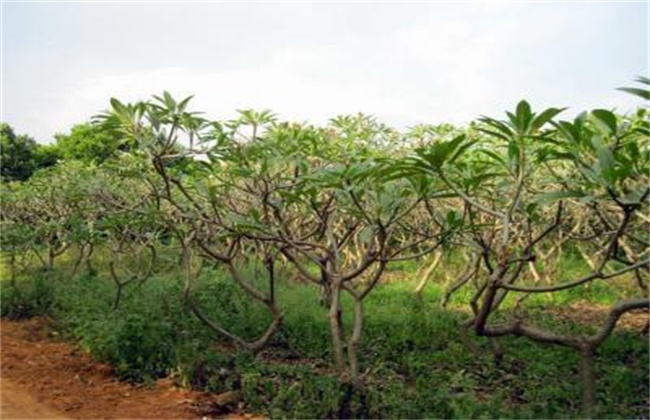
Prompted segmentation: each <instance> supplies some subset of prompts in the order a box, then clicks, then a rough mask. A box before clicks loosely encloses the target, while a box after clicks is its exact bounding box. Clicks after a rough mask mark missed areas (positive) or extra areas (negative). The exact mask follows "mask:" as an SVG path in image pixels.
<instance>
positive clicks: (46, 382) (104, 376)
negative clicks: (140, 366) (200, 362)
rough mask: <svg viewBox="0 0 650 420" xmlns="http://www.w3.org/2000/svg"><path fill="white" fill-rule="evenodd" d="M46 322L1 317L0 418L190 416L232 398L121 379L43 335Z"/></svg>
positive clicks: (199, 415)
mask: <svg viewBox="0 0 650 420" xmlns="http://www.w3.org/2000/svg"><path fill="white" fill-rule="evenodd" d="M46 325H47V321H46V320H45V319H32V320H28V321H21V322H14V321H8V320H4V319H3V320H1V321H0V335H1V338H2V342H1V346H0V349H1V352H0V354H1V358H0V361H1V365H0V378H1V381H0V387H1V388H0V390H1V404H0V407H1V410H0V418H2V419H19V418H23V419H24V418H29V419H43V418H58V419H64V418H68V419H90V418H92V419H100V418H101V419H114V418H120V419H125V418H129V419H132V418H139V419H144V418H156V419H172V418H173V419H177V418H178V419H180V418H183V419H192V418H205V416H209V415H210V413H215V412H224V411H226V412H228V410H227V408H225V407H223V406H220V403H222V402H223V401H224V400H225V399H228V400H230V401H229V403H232V393H231V394H230V395H223V394H222V395H213V394H207V393H200V392H194V391H187V390H182V389H179V388H177V387H175V386H174V385H173V383H172V381H171V380H161V381H158V383H157V384H156V386H155V387H153V388H145V387H137V386H133V385H130V384H128V383H124V382H120V381H118V380H117V379H116V378H115V377H114V376H113V375H112V373H111V369H110V368H109V367H108V366H106V365H102V364H100V363H97V362H94V361H93V360H92V359H91V358H90V356H89V355H87V354H85V353H84V352H82V351H81V350H79V348H78V347H76V346H75V345H73V344H70V343H66V342H61V341H56V340H54V339H53V338H51V337H50V336H48V334H47V332H46V331H47V329H46ZM227 417H228V418H230V419H243V418H249V417H250V416H247V415H244V416H242V415H237V414H228V415H227Z"/></svg>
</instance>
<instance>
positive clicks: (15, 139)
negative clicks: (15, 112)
mask: <svg viewBox="0 0 650 420" xmlns="http://www.w3.org/2000/svg"><path fill="white" fill-rule="evenodd" d="M0 151H1V157H0V175H1V177H2V180H3V181H24V180H26V179H28V178H29V177H30V176H32V174H33V173H34V172H35V171H37V170H38V169H41V168H46V167H48V166H52V165H54V164H55V163H56V161H57V159H58V156H57V153H56V151H55V149H54V148H52V146H48V145H40V144H38V143H36V141H35V140H34V139H33V138H31V137H29V136H27V135H25V134H21V135H16V133H15V132H14V130H13V128H12V127H11V126H10V125H9V124H7V123H0Z"/></svg>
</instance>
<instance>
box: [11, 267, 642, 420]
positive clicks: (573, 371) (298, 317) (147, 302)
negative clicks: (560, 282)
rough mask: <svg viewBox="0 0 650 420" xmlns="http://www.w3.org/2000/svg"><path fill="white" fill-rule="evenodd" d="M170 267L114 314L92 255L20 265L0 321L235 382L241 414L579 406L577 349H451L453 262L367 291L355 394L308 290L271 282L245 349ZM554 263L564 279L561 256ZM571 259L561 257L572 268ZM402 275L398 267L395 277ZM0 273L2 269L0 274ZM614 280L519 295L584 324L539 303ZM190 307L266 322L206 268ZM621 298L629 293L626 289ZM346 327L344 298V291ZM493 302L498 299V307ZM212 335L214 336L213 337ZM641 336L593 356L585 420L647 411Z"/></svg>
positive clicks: (204, 382)
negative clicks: (254, 344)
mask: <svg viewBox="0 0 650 420" xmlns="http://www.w3.org/2000/svg"><path fill="white" fill-rule="evenodd" d="M173 259H174V258H173V255H172V256H170V263H169V265H167V266H165V267H161V268H159V269H158V270H157V272H156V274H155V275H154V276H153V277H152V278H150V279H149V280H148V281H147V282H146V283H145V284H144V285H142V287H140V288H137V289H136V288H133V287H127V289H126V293H125V297H124V300H123V302H122V304H121V306H120V307H119V309H118V310H112V308H111V304H112V300H113V296H114V293H115V287H114V285H113V284H112V282H111V280H110V278H109V277H107V275H106V271H105V267H104V265H103V264H102V262H101V260H100V261H99V262H98V263H96V264H95V266H96V268H97V271H98V274H96V275H89V274H84V275H79V276H77V277H75V278H70V277H69V275H68V274H67V273H69V268H70V264H71V263H70V262H69V261H65V260H62V261H61V262H60V265H59V266H58V267H60V268H57V269H56V270H55V271H54V272H52V273H42V272H39V273H32V272H28V273H25V274H24V275H23V276H22V277H21V278H20V279H19V281H18V282H17V285H18V287H19V290H20V292H19V295H20V296H18V295H17V294H16V290H14V289H13V288H12V287H11V286H10V285H9V283H8V282H6V281H3V282H2V284H1V286H2V295H1V298H2V314H3V316H13V317H19V315H22V316H32V315H39V314H45V313H47V314H49V315H50V316H51V317H52V318H53V319H54V328H55V329H56V330H57V331H58V333H60V334H62V335H63V336H65V337H66V338H68V339H71V340H75V341H77V342H79V343H80V345H81V346H82V347H83V348H84V349H85V350H87V351H88V352H90V353H91V354H92V355H93V357H95V358H96V359H97V360H100V361H104V362H107V363H110V364H111V365H112V366H113V367H114V369H115V371H116V373H117V374H118V375H119V376H120V377H121V378H123V379H126V380H132V381H144V382H147V381H151V380H154V379H156V378H159V377H162V376H171V377H173V378H174V379H175V380H176V381H177V382H178V383H180V384H182V385H184V386H191V387H194V388H197V389H203V390H208V391H212V392H224V391H227V390H233V389H238V390H241V391H242V393H243V395H244V399H245V402H246V404H247V406H246V409H247V410H248V411H252V412H258V413H262V414H266V415H270V416H272V417H289V418H313V417H317V418H320V417H390V418H424V417H427V418H429V417H432V418H442V417H445V418H446V417H454V418H501V417H504V418H505V417H507V418H542V417H543V418H571V417H576V416H578V415H579V406H580V403H579V396H580V389H579V381H578V378H577V362H578V360H577V355H576V354H575V352H573V351H572V350H570V349H564V348H560V347H555V346H541V345H539V344H535V343H532V342H530V341H528V340H526V339H517V338H512V337H505V338H503V339H501V340H500V343H501V345H502V347H503V350H504V352H505V356H504V358H503V360H502V361H501V362H500V363H498V364H497V363H495V360H494V358H493V355H492V352H491V350H490V346H489V344H488V343H487V341H486V340H484V339H480V338H476V337H472V338H471V339H472V340H473V341H474V342H475V343H476V345H477V346H478V350H479V351H478V353H472V352H471V351H469V350H468V348H467V346H466V345H465V344H463V342H462V341H461V339H460V334H459V324H460V323H461V322H462V321H463V320H464V319H466V317H467V313H466V312H465V309H464V308H465V307H466V302H467V300H468V299H469V297H470V293H469V292H467V291H460V292H459V293H458V294H457V295H456V296H454V298H453V300H452V302H451V304H450V307H449V308H447V309H442V308H441V299H442V296H443V294H444V291H445V288H446V286H447V285H446V284H444V282H445V280H446V281H450V280H453V278H454V275H455V274H454V273H455V272H457V271H458V268H459V267H458V265H454V264H452V263H453V261H452V263H450V264H447V266H444V267H445V270H444V271H442V273H443V275H440V276H439V277H437V278H440V279H441V283H442V284H440V283H431V284H429V285H428V286H427V289H426V291H425V293H424V296H423V299H422V300H417V299H415V297H414V295H413V288H414V287H415V284H416V283H417V279H415V278H414V276H413V272H414V271H415V269H416V265H414V264H412V263H411V264H410V265H409V264H407V265H402V266H400V267H394V268H393V270H394V272H393V274H396V276H395V277H401V278H402V280H401V281H391V282H390V283H388V284H383V285H380V286H379V287H378V288H377V289H376V290H375V291H373V293H372V294H371V295H370V296H369V297H368V299H367V303H366V306H365V312H366V322H365V329H364V338H363V342H362V346H361V358H362V364H363V366H362V370H363V371H364V372H365V373H366V376H365V389H364V391H363V392H361V393H360V392H352V391H351V389H349V388H347V387H346V386H345V385H342V384H341V383H340V382H339V381H338V380H337V378H336V376H335V375H334V374H333V369H332V363H331V355H330V350H329V329H328V322H327V310H326V308H324V307H323V306H322V305H321V304H320V294H319V291H318V290H317V289H316V288H314V287H312V286H311V285H305V284H300V283H296V282H294V281H287V280H282V279H281V280H280V281H279V284H278V286H277V297H278V300H279V303H280V305H281V307H282V308H283V310H284V312H285V323H284V326H283V329H282V331H281V332H280V333H279V334H278V335H277V336H276V337H275V338H274V341H273V343H272V345H271V347H270V348H269V350H267V351H265V352H263V353H262V355H261V356H260V357H258V358H253V357H251V356H250V355H248V354H245V353H237V352H233V351H227V350H226V347H227V346H224V345H223V344H224V342H223V341H222V339H221V337H218V336H216V335H215V334H214V333H212V332H211V331H209V330H208V329H206V328H205V327H204V326H203V325H202V324H201V323H200V322H198V321H197V320H196V319H195V318H194V317H193V316H192V315H191V314H190V313H189V312H188V311H187V309H186V308H185V306H184V304H183V302H182V299H181V291H182V280H181V273H180V272H179V271H177V269H173V267H174V263H173V261H171V260H173ZM567 264H568V266H567V267H566V271H567V272H568V273H569V274H571V272H570V271H571V269H572V268H571V264H569V263H567ZM574 266H575V265H574ZM400 273H402V274H403V276H401V275H400ZM3 278H6V276H5V275H3ZM619 287H621V286H619V285H616V284H604V283H601V284H597V283H594V285H593V286H592V288H591V289H589V290H588V291H586V292H585V291H582V292H576V291H568V292H562V293H558V294H554V295H553V297H552V298H548V297H546V296H545V295H539V296H536V297H535V298H531V300H530V301H529V302H527V304H529V305H528V306H530V308H531V309H530V311H532V312H531V314H532V315H533V316H534V317H535V318H534V319H535V321H536V322H540V323H541V324H543V325H545V326H548V327H552V328H558V329H560V330H562V331H574V332H575V331H585V330H588V328H586V329H585V328H584V327H580V326H574V325H568V324H566V323H564V322H559V321H557V320H554V319H553V318H551V317H549V316H547V315H545V313H544V312H543V311H542V310H541V308H542V307H544V306H546V307H547V306H549V305H567V304H568V303H569V302H571V301H573V300H584V299H587V298H589V299H592V300H595V301H596V302H598V303H607V302H610V301H611V300H613V298H614V297H615V296H616V295H620V290H619ZM195 293H196V295H197V297H198V300H199V302H200V305H201V307H202V308H204V310H205V311H206V312H207V313H208V314H209V315H210V316H211V317H213V318H214V319H217V320H218V321H219V322H221V323H222V324H223V325H224V326H225V327H227V328H228V329H230V330H231V331H232V332H234V333H236V334H238V335H241V336H245V337H248V338H253V337H255V336H256V335H258V334H260V333H261V332H262V331H263V330H264V328H265V327H266V325H267V323H268V322H269V320H270V316H269V315H268V313H266V311H265V309H264V308H263V307H262V306H260V305H259V304H256V303H254V302H252V301H251V300H249V299H247V298H246V296H244V295H243V293H242V292H241V291H240V290H239V289H238V288H237V287H236V286H235V285H234V284H233V283H232V281H230V279H229V278H228V277H227V276H226V275H225V274H224V273H223V272H222V271H220V270H216V269H207V270H204V272H203V273H202V275H201V277H200V278H199V279H198V280H197V282H196V285H195ZM630 293H633V291H630ZM343 305H344V306H343V307H344V321H345V322H346V325H347V326H349V320H350V318H349V316H350V311H349V309H350V302H349V301H347V300H344V302H343ZM506 307H507V305H506ZM220 343H221V344H220ZM648 363H649V360H648V342H647V337H644V336H642V335H640V334H635V333H616V334H615V335H613V336H612V337H610V338H609V339H608V340H607V341H606V342H605V344H604V345H603V347H602V349H601V350H600V352H599V355H598V376H599V378H600V381H599V387H598V398H599V402H600V406H599V410H600V411H599V416H601V417H608V418H621V417H625V418H632V417H644V416H647V412H648V411H647V410H648V401H647V396H648V392H649V388H648V373H649V372H648Z"/></svg>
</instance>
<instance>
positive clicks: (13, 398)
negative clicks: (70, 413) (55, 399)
mask: <svg viewBox="0 0 650 420" xmlns="http://www.w3.org/2000/svg"><path fill="white" fill-rule="evenodd" d="M0 389H1V390H2V395H1V397H2V398H1V399H0V418H2V419H65V418H67V417H63V416H62V415H61V413H59V412H56V411H54V410H53V409H51V408H50V407H48V406H46V405H45V404H43V403H41V402H39V401H37V400H36V399H35V398H34V397H32V396H31V395H30V394H29V393H28V392H26V391H25V390H24V389H22V388H21V387H20V386H17V385H16V384H15V383H13V381H11V380H9V379H6V378H0Z"/></svg>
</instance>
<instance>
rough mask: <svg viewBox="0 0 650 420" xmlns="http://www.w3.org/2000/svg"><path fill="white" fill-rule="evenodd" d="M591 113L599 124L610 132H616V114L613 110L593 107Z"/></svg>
mask: <svg viewBox="0 0 650 420" xmlns="http://www.w3.org/2000/svg"><path fill="white" fill-rule="evenodd" d="M591 114H592V115H593V116H594V117H595V118H596V121H597V122H600V125H601V126H604V127H606V128H607V129H608V131H609V133H610V134H615V133H616V127H617V125H616V115H614V113H613V112H611V111H608V110H606V109H594V110H593V111H591Z"/></svg>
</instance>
